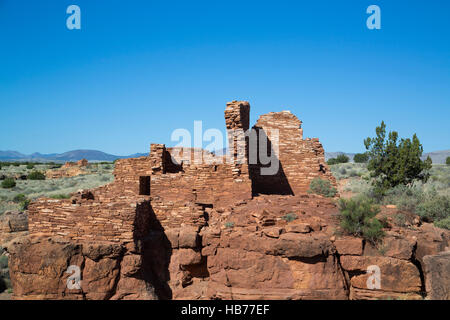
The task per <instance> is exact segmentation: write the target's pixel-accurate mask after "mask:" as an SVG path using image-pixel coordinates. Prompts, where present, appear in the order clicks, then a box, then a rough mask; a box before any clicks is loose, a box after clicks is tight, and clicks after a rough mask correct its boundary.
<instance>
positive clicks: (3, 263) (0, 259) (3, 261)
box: [0, 252, 8, 269]
mask: <svg viewBox="0 0 450 320" xmlns="http://www.w3.org/2000/svg"><path fill="white" fill-rule="evenodd" d="M0 254H1V252H0ZM6 268H8V257H7V256H4V255H0V269H6Z"/></svg>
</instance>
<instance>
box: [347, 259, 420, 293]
mask: <svg viewBox="0 0 450 320" xmlns="http://www.w3.org/2000/svg"><path fill="white" fill-rule="evenodd" d="M340 261H341V265H342V268H344V270H346V271H350V272H352V273H353V274H355V275H354V276H353V277H351V279H350V282H351V286H352V287H354V288H359V289H368V286H367V280H368V277H369V274H368V273H366V272H367V268H368V267H369V266H378V267H379V268H380V272H381V273H380V280H381V282H380V284H381V289H380V290H382V291H387V292H400V293H406V292H416V293H418V292H420V290H421V285H422V284H421V281H420V273H419V270H418V269H417V267H416V266H415V265H414V264H412V263H411V262H408V261H405V260H400V259H395V258H389V257H366V256H342V257H341V260H340ZM358 274H359V275H358Z"/></svg>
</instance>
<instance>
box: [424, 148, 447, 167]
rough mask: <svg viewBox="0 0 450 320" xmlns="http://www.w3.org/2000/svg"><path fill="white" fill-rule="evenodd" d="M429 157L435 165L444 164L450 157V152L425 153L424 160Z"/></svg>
mask: <svg viewBox="0 0 450 320" xmlns="http://www.w3.org/2000/svg"><path fill="white" fill-rule="evenodd" d="M428 156H430V158H431V160H432V161H433V163H440V164H444V163H445V159H447V157H450V150H441V151H433V152H428V153H424V154H423V156H422V159H426V158H427V157H428Z"/></svg>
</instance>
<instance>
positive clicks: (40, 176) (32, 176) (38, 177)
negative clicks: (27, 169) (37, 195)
mask: <svg viewBox="0 0 450 320" xmlns="http://www.w3.org/2000/svg"><path fill="white" fill-rule="evenodd" d="M28 180H45V174H43V173H42V172H40V171H33V172H31V173H30V174H29V175H28Z"/></svg>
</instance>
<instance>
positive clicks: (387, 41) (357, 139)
mask: <svg viewBox="0 0 450 320" xmlns="http://www.w3.org/2000/svg"><path fill="white" fill-rule="evenodd" d="M70 4H77V5H79V6H80V8H81V19H82V29H81V30H72V31H71V30H68V29H67V28H66V18H67V17H68V15H67V14H66V8H67V7H68V6H69V5H70ZM371 4H377V5H379V6H380V8H381V27H382V28H381V30H368V29H367V27H366V19H367V17H368V15H367V14H366V8H367V7H368V6H369V5H371ZM449 14H450V1H447V0H440V1H439V0H429V1H412V0H389V1H380V0H370V1H365V0H354V1H351V0H346V1H299V0H296V1H283V0H277V1H275V0H274V1H263V0H258V1H245V0H240V1H234V0H227V1H215V0H208V1H197V0H194V1H186V0H182V1H175V0H173V1H166V0H164V1H162V0H161V1H150V0H147V1H113V0H108V1H106V0H104V1H101V0H71V1H63V0H58V1H55V0H46V1H45V0H41V1H22V0H0V46H1V47H0V119H1V123H0V150H17V151H20V152H23V153H32V152H35V151H39V152H42V153H53V152H64V151H68V150H73V149H81V148H82V149H98V150H101V151H105V152H108V153H113V154H119V155H125V154H131V153H135V152H145V151H148V149H149V144H150V143H151V142H159V143H166V144H167V145H171V144H173V143H171V142H170V134H171V133H172V131H173V130H174V129H177V128H186V129H189V130H192V128H193V121H194V120H202V121H203V127H204V129H208V128H219V129H221V130H223V129H224V119H223V111H224V108H225V103H226V102H227V101H231V100H233V99H238V100H248V101H250V104H251V108H252V109H251V122H252V123H254V122H256V120H257V117H258V116H259V115H260V114H263V113H266V112H270V111H281V110H291V111H292V112H293V113H294V114H296V115H297V116H298V117H299V118H300V119H301V120H302V121H303V128H304V133H305V136H306V137H319V138H320V140H321V141H322V143H323V145H324V147H325V150H326V151H347V152H359V151H363V150H364V147H363V142H362V141H363V139H364V138H365V137H367V136H373V135H374V128H375V126H376V125H378V124H379V123H380V122H381V120H384V121H385V122H386V123H387V126H388V129H394V130H397V131H399V134H400V136H408V137H410V136H411V135H412V134H413V133H417V134H418V136H419V138H420V140H421V142H422V143H423V145H424V149H425V151H433V150H442V149H449V148H450V145H449V140H450V129H449V128H450V126H449V119H450V21H449V19H448V17H449Z"/></svg>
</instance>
